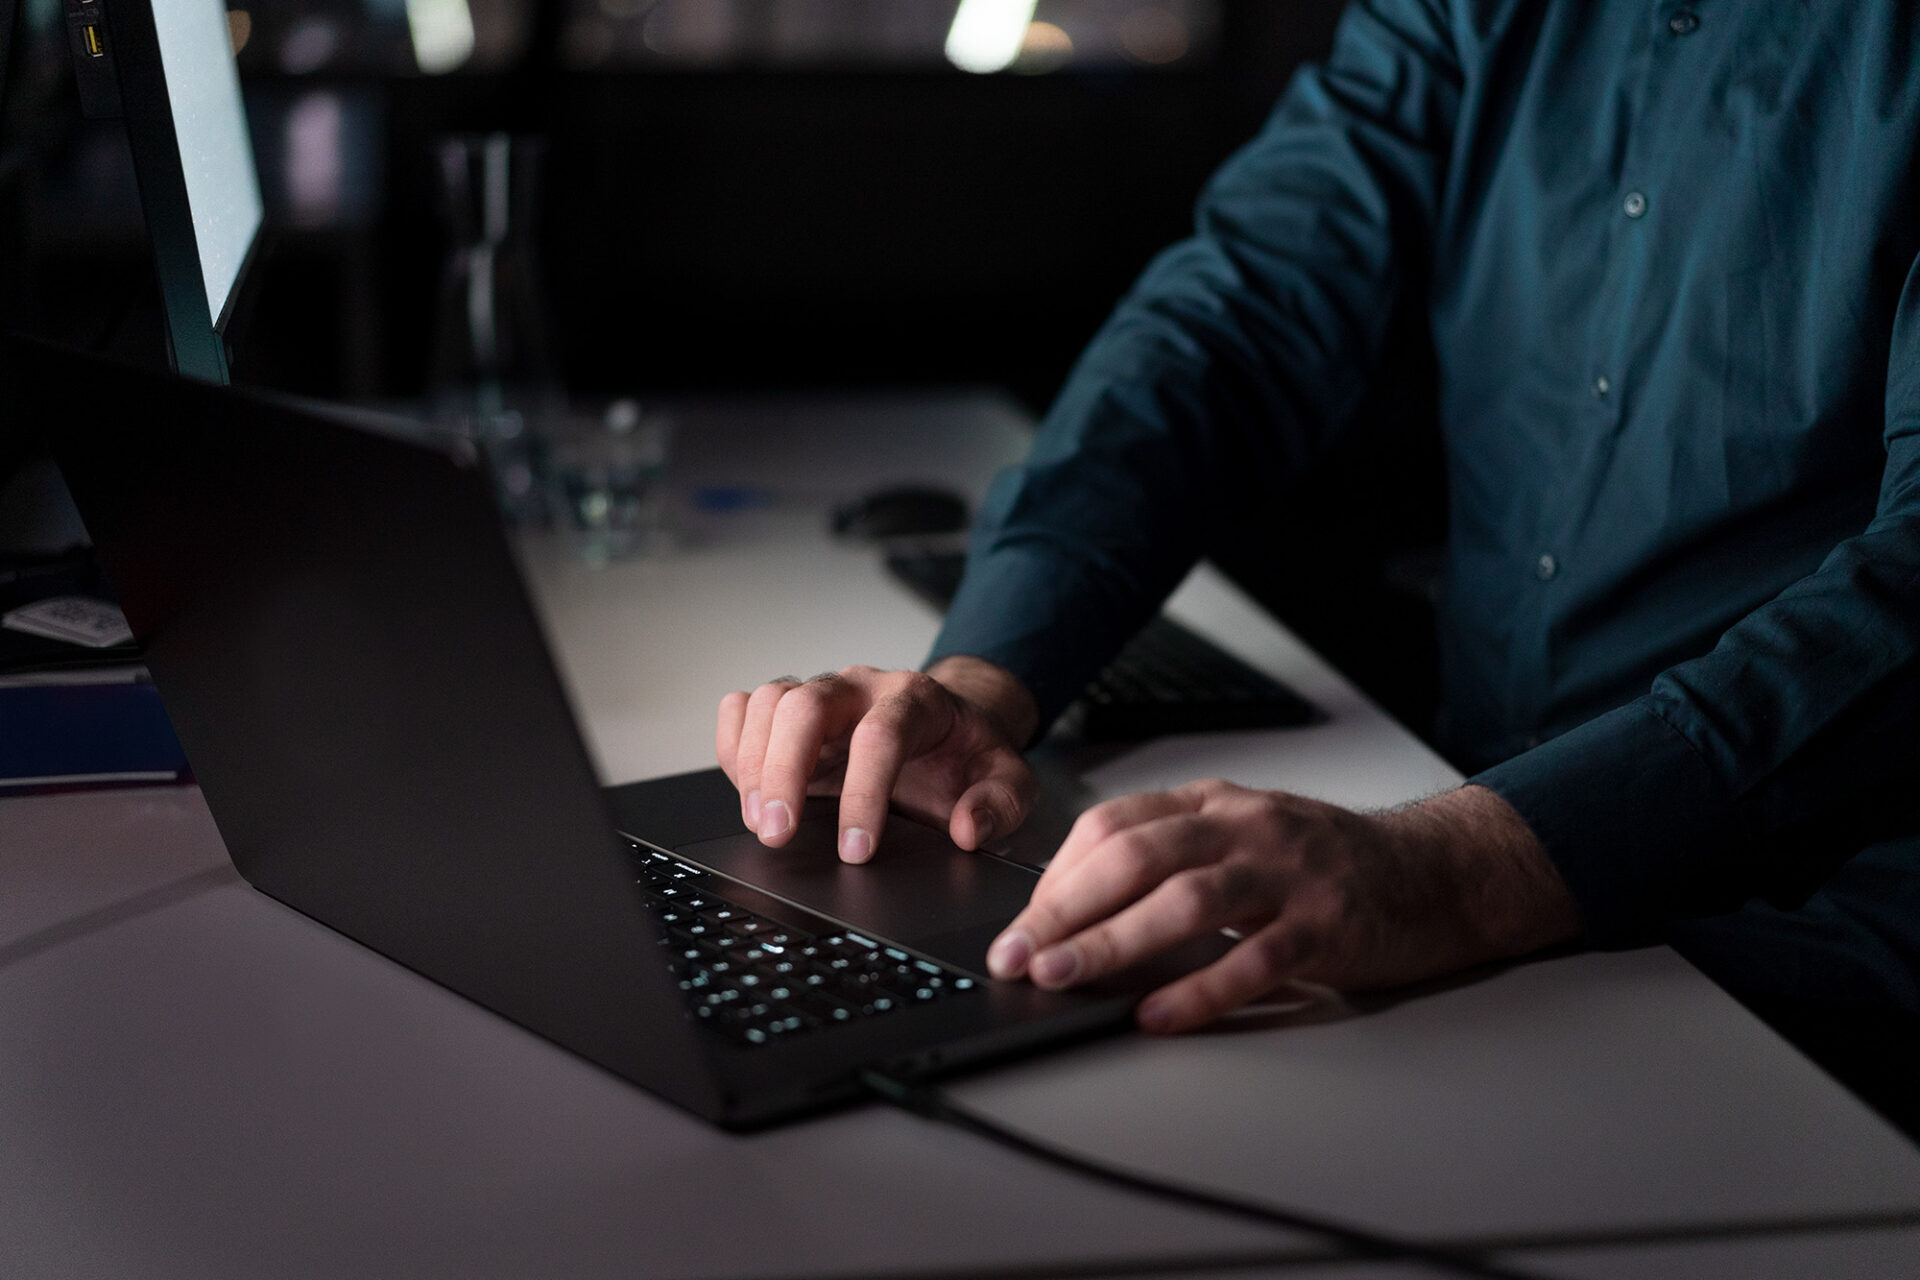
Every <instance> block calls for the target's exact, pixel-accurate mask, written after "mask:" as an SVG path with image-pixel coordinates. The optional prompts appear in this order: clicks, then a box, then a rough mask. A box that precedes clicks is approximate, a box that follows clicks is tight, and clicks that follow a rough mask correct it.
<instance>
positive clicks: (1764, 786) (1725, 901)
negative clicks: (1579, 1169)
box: [1474, 261, 1920, 944]
mask: <svg viewBox="0 0 1920 1280" xmlns="http://www.w3.org/2000/svg"><path fill="white" fill-rule="evenodd" d="M1869 429H1871V428H1869ZM1884 444H1885V448H1886V465H1885V470H1884V472H1883V475H1882V479H1881V484H1880V491H1879V499H1878V505H1877V508H1876V510H1875V513H1874V516H1873V518H1872V520H1871V521H1870V522H1869V523H1868V524H1867V526H1866V527H1865V528H1864V529H1863V530H1861V531H1860V533H1859V534H1858V535H1856V536H1854V537H1851V538H1848V539H1846V540H1845V541H1843V542H1841V543H1840V544H1839V545H1838V546H1836V547H1835V548H1834V549H1833V551H1832V553H1831V554H1830V555H1828V556H1827V557H1826V559H1825V561H1824V562H1823V563H1822V564H1821V565H1820V567H1819V569H1818V570H1817V571H1815V572H1814V573H1812V574H1809V575H1808V576H1806V577H1805V578H1802V579H1801V580H1800V581H1798V582H1796V583H1794V584H1793V585H1791V586H1790V587H1788V588H1787V589H1786V590H1785V591H1783V592H1781V593H1780V594H1779V595H1778V596H1777V597H1775V598H1774V599H1772V600H1770V601H1768V602H1767V603H1766V604H1764V605H1762V606H1761V607H1759V608H1758V609H1755V610H1754V611H1753V612H1752V613H1750V614H1748V615H1747V616H1746V617H1745V618H1743V619H1741V620H1740V621H1739V622H1738V623H1736V624H1735V625H1734V626H1732V627H1731V628H1730V629H1728V630H1727V631H1726V633H1725V634H1724V635H1723V636H1722V637H1721V638H1720V640H1719V642H1718V643H1717V644H1716V645H1715V647H1714V648H1713V649H1712V651H1711V652H1709V653H1707V654H1705V655H1703V656H1701V657H1698V658H1695V659H1693V660H1690V661H1687V662H1683V663H1680V664H1678V665H1676V666H1673V667H1671V668H1669V669H1668V670H1666V671H1664V672H1662V673H1661V674H1660V675H1659V676H1658V677H1657V678H1656V679H1655V680H1654V681H1653V683H1652V686H1651V688H1650V689H1649V690H1648V691H1647V692H1646V693H1645V694H1644V695H1642V696H1641V697H1639V698H1637V699H1635V700H1634V701H1632V702H1630V703H1628V704H1626V705H1625V706H1622V707H1620V708H1619V709H1617V710H1615V711H1612V712H1610V713H1608V714H1606V715H1603V716H1600V717H1598V718H1597V719H1594V720H1592V721H1589V722H1588V723H1587V724H1585V725H1582V726H1580V727H1579V728H1577V729H1574V730H1572V731H1571V732H1568V733H1566V734H1563V735H1561V736H1560V737H1558V738H1556V739H1554V740H1552V741H1550V742H1548V743H1546V744H1545V745H1543V746H1541V747H1539V748H1536V749H1535V750H1532V751H1529V752H1526V753H1525V754H1523V755H1520V756H1516V757H1515V758H1513V759H1512V760H1509V761H1507V762H1506V763H1504V764H1501V765H1498V766H1495V767H1494V768H1492V769H1489V770H1487V771H1486V772H1484V773H1482V774H1480V775H1479V776H1478V777H1476V778H1475V779H1474V781H1476V782H1478V783H1480V784H1482V785H1484V786H1487V787H1489V788H1491V789H1492V790H1494V791H1495V792H1498V793H1499V794H1500V795H1501V796H1503V797H1505V798H1506V800H1507V801H1508V802H1509V803H1511V804H1512V805H1513V806H1514V808H1515V809H1516V810H1518V811H1519V813H1520V814H1521V816H1522V817H1524V818H1525V819H1526V820H1527V822H1528V824H1529V825H1530V826H1531V827H1532V828H1533V830H1534V832H1535V833H1536V834H1537V835H1538V836H1539V837H1540V839H1541V840H1542V842H1543V843H1544V844H1545V846H1546V850H1547V852H1548V854H1549V856H1550V857H1551V858H1552V859H1553V861H1554V863H1555V864H1556V866H1557V867H1558V868H1559V870H1560V873H1561V875H1562V877H1563V878H1564V879H1565V880H1566V882H1567V885H1568V887H1569V888H1570V889H1571V891H1572V893H1573V896H1574V898H1575V899H1576V901H1577V903H1578V905H1579V908H1580V911H1581V915H1582V919H1583V922H1584V925H1585V928H1586V932H1587V935H1588V938H1589V940H1591V941H1593V942H1595V943H1599V944H1630V943H1633V942H1637V941H1641V940H1645V939H1648V938H1651V937H1654V936H1656V935H1657V933H1658V931H1659V928H1660V926H1661V925H1662V924H1664V923H1665V922H1667V921H1669V920H1673V919H1680V918H1686V917H1691V916H1701V915H1709V914H1716V913H1718V912H1722V911H1726V910H1730V909H1732V908H1734V907H1736V906H1738V905H1739V904H1740V903H1742V902H1744V901H1747V900H1749V899H1752V898H1755V897H1765V898H1768V899H1770V900H1772V901H1774V902H1776V903H1778V904H1780V905H1783V906H1793V905H1797V904H1798V903H1799V902H1800V901H1801V900H1804V898H1805V897H1806V896H1807V895H1808V894H1810V893H1811V892H1812V891H1813V890H1814V889H1815V888H1817V887H1818V886H1819V884H1820V883H1821V882H1822V881H1823V880H1824V879H1825V878H1826V877H1827V876H1828V875H1830V874H1831V872H1832V871H1833V870H1834V868H1835V866H1836V865H1837V862H1838V861H1839V860H1841V859H1844V857H1845V856H1846V854H1847V852H1848V851H1850V850H1853V849H1858V848H1860V847H1861V846H1863V845H1865V844H1867V843H1868V842H1870V841H1872V840H1874V839H1876V838H1880V837H1884V836H1887V835H1892V834H1897V833H1900V832H1902V831H1912V830H1913V829H1914V826H1915V821H1916V817H1920V261H1916V262H1915V263H1914V264H1913V267H1912V269H1911V270H1910V271H1909V273H1908V276H1907V279H1906V284H1905V288H1904V290H1903V292H1902V294H1901V297H1900V303H1899V311H1898V314H1897V316H1896V319H1895V321H1894V327H1893V343H1892V357H1891V364H1890V367H1889V371H1888V379H1887V397H1886V417H1885V427H1884Z"/></svg>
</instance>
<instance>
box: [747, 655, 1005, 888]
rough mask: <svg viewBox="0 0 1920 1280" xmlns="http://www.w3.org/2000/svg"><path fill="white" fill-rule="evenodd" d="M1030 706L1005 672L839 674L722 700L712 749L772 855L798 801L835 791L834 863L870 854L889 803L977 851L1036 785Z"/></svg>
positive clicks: (972, 668) (946, 665)
mask: <svg viewBox="0 0 1920 1280" xmlns="http://www.w3.org/2000/svg"><path fill="white" fill-rule="evenodd" d="M1038 718H1039V710H1038V708H1037V707H1035V705H1034V701H1033V696H1032V695H1031V694H1030V693H1028V692H1027V690H1026V687H1025V686H1024V685H1022V684H1021V683H1020V682H1019V681H1018V680H1016V679H1015V678H1014V677H1013V676H1012V675H1011V674H1009V673H1008V672H1006V671H1005V670H1003V669H1001V668H1000V667H997V666H994V665H993V664H991V663H988V662H984V661H981V660H980V659H978V658H959V657H955V658H947V659H945V660H943V661H941V662H939V663H937V664H935V665H934V666H933V667H932V668H931V669H930V670H929V671H928V672H927V673H926V674H924V675H923V674H921V673H919V672H916V671H879V670H876V669H874V668H873V667H848V668H847V669H846V670H844V671H837V672H832V673H830V674H827V675H822V676H815V677H814V678H813V679H811V680H805V681H799V680H776V681H773V682H772V683H770V684H763V685H761V686H760V687H759V688H758V689H755V690H754V691H753V692H752V693H750V694H749V693H730V694H728V695H727V696H726V697H725V698H723V699H721V701H720V718H719V726H718V728H717V729H716V731H715V734H714V747H715V750H716V752H717V754H718V755H719V757H720V767H721V768H722V769H724V770H726V773H727V776H728V777H729V778H731V779H733V783H734V785H735V786H736V787H738V788H739V789H740V813H741V816H742V817H743V818H744V819H745V821H746V824H747V827H748V829H749V830H752V831H755V832H757V833H758V834H759V836H760V839H761V840H762V841H763V842H765V843H766V844H768V845H772V846H774V847H776V848H777V847H778V846H780V845H783V844H785V843H786V842H787V841H788V840H789V839H791V838H792V836H793V831H794V826H795V824H796V823H798V822H799V820H800V808H801V805H802V804H803V803H804V802H805V799H806V797H807V796H809V795H832V794H834V793H835V792H838V793H839V795H840V840H839V849H840V856H841V858H842V859H844V860H845V861H847V862H865V861H866V860H867V859H868V858H870V857H872V856H873V854H874V851H875V848H876V842H877V841H878V839H879V836H880V831H881V828H882V826H883V825H884V824H885V822H886V817H887V808H888V806H889V805H890V804H897V805H899V806H900V808H902V809H903V810H905V811H906V812H908V813H910V814H912V815H913V816H914V817H917V818H919V819H920V820H922V821H923V822H930V823H933V824H934V825H936V826H941V827H945V828H946V830H947V833H948V834H949V835H950V836H951V837H952V838H953V842H954V843H955V844H957V845H959V846H960V847H962V848H964V849H977V848H979V847H980V846H981V845H982V844H983V843H985V842H986V841H987V840H990V839H992V838H993V836H994V835H995V834H996V833H998V834H1000V835H1005V834H1006V833H1007V832H1009V831H1012V830H1013V829H1014V828H1015V827H1017V826H1019V825H1020V824H1021V823H1022V822H1024V821H1025V820H1026V817H1027V814H1028V812H1029V811H1030V810H1031V809H1032V808H1033V802H1034V798H1035V794H1036V791H1037V784H1036V783H1035V781H1034V777H1033V772H1032V770H1030V769H1028V768H1027V764H1026V762H1025V761H1024V760H1022V759H1021V758H1020V748H1021V747H1022V746H1024V745H1025V743H1026V741H1027V739H1028V738H1030V737H1032V736H1033V732H1034V729H1035V727H1036V721H1037V720H1038Z"/></svg>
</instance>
